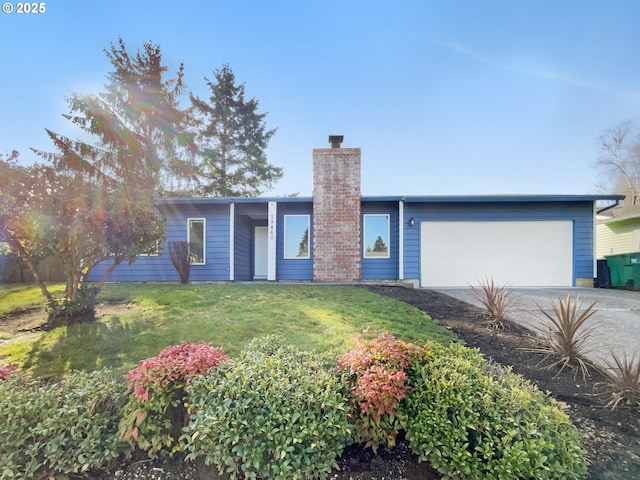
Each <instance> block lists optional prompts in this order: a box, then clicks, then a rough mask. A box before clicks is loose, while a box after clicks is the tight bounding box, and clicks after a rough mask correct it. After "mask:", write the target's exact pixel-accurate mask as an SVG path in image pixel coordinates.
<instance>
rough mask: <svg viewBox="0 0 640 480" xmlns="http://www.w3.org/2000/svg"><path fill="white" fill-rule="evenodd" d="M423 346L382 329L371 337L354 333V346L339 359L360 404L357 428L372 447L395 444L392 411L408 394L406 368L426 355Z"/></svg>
mask: <svg viewBox="0 0 640 480" xmlns="http://www.w3.org/2000/svg"><path fill="white" fill-rule="evenodd" d="M426 356H427V350H426V346H425V347H418V346H416V345H413V344H411V343H407V342H404V341H402V340H398V339H397V338H395V337H394V336H392V335H389V334H388V333H382V334H380V335H378V336H377V337H376V338H374V339H372V340H365V339H363V338H362V337H359V336H358V337H356V340H355V344H354V346H353V348H352V349H351V350H350V351H349V352H347V353H345V354H344V355H343V356H342V357H340V358H339V359H338V368H339V369H349V373H350V374H351V397H352V401H353V402H354V403H355V404H356V405H357V406H358V407H359V410H358V413H359V415H358V416H357V418H356V431H357V433H358V435H359V436H360V439H361V440H362V441H364V442H366V446H367V447H371V448H372V449H373V450H374V451H376V450H377V448H378V446H380V445H382V444H385V445H388V446H393V445H395V439H396V436H397V433H398V432H397V428H396V424H395V423H396V422H395V414H396V410H397V408H398V406H399V405H400V402H401V401H402V399H403V398H405V396H406V395H407V391H408V390H409V388H410V387H409V386H408V384H407V373H406V370H407V368H408V367H409V366H410V365H412V364H413V363H415V362H419V361H421V360H424V359H426Z"/></svg>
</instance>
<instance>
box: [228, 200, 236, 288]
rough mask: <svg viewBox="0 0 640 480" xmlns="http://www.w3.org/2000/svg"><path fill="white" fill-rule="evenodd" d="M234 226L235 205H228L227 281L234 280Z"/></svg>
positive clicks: (231, 203)
mask: <svg viewBox="0 0 640 480" xmlns="http://www.w3.org/2000/svg"><path fill="white" fill-rule="evenodd" d="M235 225H236V204H235V203H233V202H230V203H229V281H231V282H233V281H234V280H235V278H236V277H235V270H236V263H235V256H236V253H235V236H236V234H235Z"/></svg>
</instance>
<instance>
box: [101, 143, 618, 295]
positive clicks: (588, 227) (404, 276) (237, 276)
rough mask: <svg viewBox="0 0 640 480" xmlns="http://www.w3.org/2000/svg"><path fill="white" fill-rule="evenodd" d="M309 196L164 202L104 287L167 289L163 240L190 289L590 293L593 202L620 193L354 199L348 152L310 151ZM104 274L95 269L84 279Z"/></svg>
mask: <svg viewBox="0 0 640 480" xmlns="http://www.w3.org/2000/svg"><path fill="white" fill-rule="evenodd" d="M313 162H314V165H313V182H314V183H313V196H312V197H272V198H269V197H264V198H263V197H259V198H167V199H163V200H161V201H160V202H159V208H160V211H161V212H162V214H163V215H164V216H165V218H166V220H167V229H166V241H165V242H163V243H162V245H161V253H160V254H158V255H148V256H141V257H139V258H138V259H137V261H136V262H135V263H134V264H133V265H131V266H129V265H126V264H122V265H120V266H118V268H116V269H115V271H114V272H113V273H112V275H111V277H110V279H109V280H110V281H115V282H127V281H137V282H176V281H179V277H178V273H177V272H176V270H175V268H174V267H173V265H172V263H171V259H170V257H169V254H168V242H175V241H188V242H190V243H191V244H192V245H193V251H192V267H191V276H190V279H191V281H194V282H219V281H229V282H233V281H251V280H265V281H315V282H357V281H375V280H385V281H389V280H398V281H406V282H412V283H413V284H414V285H415V286H420V287H449V286H450V287H466V286H468V285H477V284H478V283H479V282H480V281H483V280H485V279H493V280H494V281H495V282H496V283H498V284H501V285H503V284H510V285H511V286H532V287H533V286H539V287H553V286H558V287H569V286H593V278H594V276H595V272H596V267H595V214H596V206H595V203H596V201H598V200H608V201H613V202H618V201H619V200H621V199H622V198H623V197H622V196H620V195H481V196H477V195H465V196H428V195H427V196H361V194H360V149H356V148H341V147H340V145H339V143H335V142H334V144H333V146H332V148H326V149H315V150H314V151H313ZM107 267H108V265H107V262H103V263H102V264H100V265H98V266H96V267H95V268H94V270H93V271H92V272H91V274H90V277H89V278H90V279H95V278H98V276H100V275H101V273H102V272H104V270H105V269H106V268H107Z"/></svg>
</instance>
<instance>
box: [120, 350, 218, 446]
mask: <svg viewBox="0 0 640 480" xmlns="http://www.w3.org/2000/svg"><path fill="white" fill-rule="evenodd" d="M227 361H229V357H227V356H226V355H225V354H224V353H222V350H221V349H220V350H218V349H216V348H214V347H212V346H211V344H209V343H186V342H182V343H180V345H173V346H170V347H167V348H165V349H164V350H162V351H161V352H160V353H159V354H158V355H157V356H156V357H151V358H147V359H146V360H142V361H141V362H140V363H139V364H138V366H137V367H136V368H134V369H133V370H131V371H130V372H129V374H128V376H127V378H128V381H129V383H128V388H127V393H128V394H129V402H128V403H127V405H126V407H125V411H124V416H123V419H122V421H121V423H120V432H121V436H122V439H123V440H126V441H129V442H131V443H132V444H134V445H135V444H137V446H139V447H140V448H142V449H145V450H147V451H148V453H149V455H150V456H155V455H156V454H157V453H158V452H159V451H161V450H162V449H164V448H167V449H169V451H168V453H169V454H173V453H175V452H177V451H180V450H182V449H183V448H184V445H183V444H182V443H181V442H180V441H179V437H180V434H181V432H182V427H183V426H184V425H185V424H186V422H187V421H188V416H187V414H186V406H185V402H186V401H187V393H186V387H187V385H189V383H190V382H191V380H192V379H193V378H194V377H195V376H196V375H204V374H206V373H207V372H208V371H210V370H212V369H215V368H218V367H219V366H220V364H221V363H222V362H227Z"/></svg>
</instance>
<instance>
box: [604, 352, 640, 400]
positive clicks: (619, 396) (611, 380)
mask: <svg viewBox="0 0 640 480" xmlns="http://www.w3.org/2000/svg"><path fill="white" fill-rule="evenodd" d="M610 353H611V358H612V359H613V361H611V360H607V361H605V366H606V368H603V369H601V371H602V373H603V374H604V375H605V377H606V379H607V380H606V382H604V387H605V389H606V390H607V395H608V396H609V401H608V403H607V404H606V405H605V408H611V409H612V410H614V409H616V408H618V406H623V405H624V406H628V407H635V408H637V409H640V356H638V355H637V354H634V355H628V354H627V352H625V353H624V355H623V356H620V355H618V354H616V353H614V352H613V351H611V352H610Z"/></svg>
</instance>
